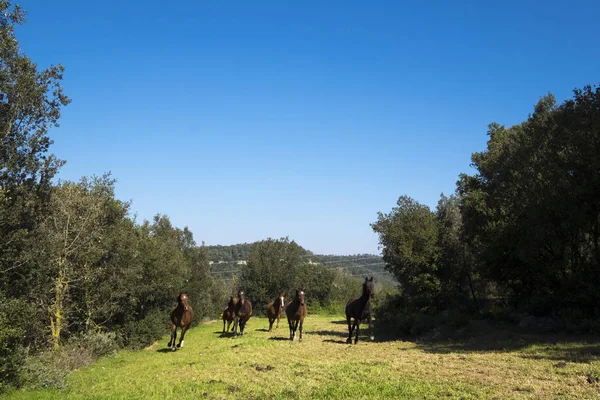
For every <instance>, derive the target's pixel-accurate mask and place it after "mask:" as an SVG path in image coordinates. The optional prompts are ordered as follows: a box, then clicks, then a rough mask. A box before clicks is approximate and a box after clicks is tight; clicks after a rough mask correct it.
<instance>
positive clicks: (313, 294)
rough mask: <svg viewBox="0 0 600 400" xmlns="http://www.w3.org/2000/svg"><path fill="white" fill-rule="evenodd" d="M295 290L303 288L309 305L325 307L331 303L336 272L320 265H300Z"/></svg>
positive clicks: (297, 270)
mask: <svg viewBox="0 0 600 400" xmlns="http://www.w3.org/2000/svg"><path fill="white" fill-rule="evenodd" d="M295 275H296V276H295V280H294V287H295V288H302V289H304V291H305V293H306V299H307V301H308V303H309V304H317V305H321V306H324V305H326V304H327V303H328V302H329V299H330V295H331V289H332V285H333V280H334V278H335V272H334V271H333V270H332V269H330V268H327V267H324V266H322V265H318V264H308V263H304V264H300V265H298V266H297V267H296V274H295Z"/></svg>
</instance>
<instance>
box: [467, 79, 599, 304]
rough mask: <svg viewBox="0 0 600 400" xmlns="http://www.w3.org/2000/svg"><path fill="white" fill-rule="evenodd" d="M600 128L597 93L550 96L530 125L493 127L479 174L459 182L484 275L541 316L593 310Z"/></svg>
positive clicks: (478, 161) (478, 158)
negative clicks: (536, 303) (561, 98)
mask: <svg viewBox="0 0 600 400" xmlns="http://www.w3.org/2000/svg"><path fill="white" fill-rule="evenodd" d="M599 132H600V89H599V88H597V87H595V88H592V87H590V86H587V87H585V88H583V89H582V90H575V91H574V97H573V99H571V100H568V101H566V102H564V103H563V104H562V105H557V104H556V101H555V99H554V97H553V96H552V95H548V96H546V97H543V98H542V99H541V100H540V101H539V102H538V103H537V105H536V106H535V110H534V113H533V114H531V115H530V116H529V118H528V119H527V120H526V121H525V122H523V123H521V124H518V125H515V126H513V127H510V128H506V127H504V126H501V125H498V124H491V125H490V127H489V136H490V139H489V141H488V146H487V149H486V150H485V151H483V152H481V153H474V154H473V157H472V159H473V165H474V166H475V168H476V169H477V173H476V174H475V175H472V176H470V175H462V176H461V179H460V181H459V187H458V189H459V193H460V194H461V201H462V205H461V207H462V210H463V213H462V214H463V219H464V232H465V237H466V238H467V240H468V242H469V244H470V245H471V247H472V248H473V249H475V252H476V255H477V260H478V263H479V264H480V270H481V271H482V273H484V274H485V275H486V276H487V277H489V278H490V279H492V280H494V281H495V282H497V283H498V284H499V285H501V286H502V287H504V288H505V291H506V294H507V295H509V296H510V297H512V298H513V299H515V300H516V301H517V302H518V303H521V305H523V304H524V303H527V302H528V301H533V300H534V299H536V298H537V299H546V300H545V301H544V303H545V304H544V305H543V307H542V308H543V310H542V309H538V312H544V313H548V312H551V311H552V310H556V309H558V308H560V307H561V304H562V306H567V307H571V308H575V307H584V308H586V309H589V310H593V309H594V305H593V304H592V303H593V301H592V300H590V299H593V298H597V294H598V288H597V285H595V283H594V282H597V281H598V278H599V277H600V268H599V267H598V265H600V264H599V263H598V261H599V260H600V257H599V256H600V253H599V252H598V251H599V247H600V241H599V240H600V234H599V232H600V225H599V221H600V200H599V199H600V178H599V174H598V171H600V161H599V157H598V156H597V155H598V154H600V153H599V152H600V135H599ZM567 303H572V304H571V305H568V304H567ZM531 305H533V304H531ZM591 312H593V311H591Z"/></svg>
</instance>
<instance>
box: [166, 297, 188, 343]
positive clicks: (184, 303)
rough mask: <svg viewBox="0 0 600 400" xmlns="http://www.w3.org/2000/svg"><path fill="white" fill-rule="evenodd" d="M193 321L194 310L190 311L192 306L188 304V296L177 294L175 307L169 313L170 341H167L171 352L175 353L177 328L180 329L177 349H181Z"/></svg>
mask: <svg viewBox="0 0 600 400" xmlns="http://www.w3.org/2000/svg"><path fill="white" fill-rule="evenodd" d="M193 319H194V310H192V306H190V305H189V304H188V294H187V292H181V293H179V296H177V307H175V309H174V310H173V311H171V340H170V341H169V347H170V348H171V350H173V351H175V342H176V340H177V328H181V338H180V339H179V344H178V345H177V347H183V338H184V336H185V333H186V332H187V330H188V329H189V328H190V325H191V324H192V320H193Z"/></svg>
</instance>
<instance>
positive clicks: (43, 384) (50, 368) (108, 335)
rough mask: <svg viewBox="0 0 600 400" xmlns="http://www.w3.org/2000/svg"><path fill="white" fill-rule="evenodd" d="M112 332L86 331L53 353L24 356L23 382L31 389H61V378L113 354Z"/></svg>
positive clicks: (62, 386) (115, 344) (114, 350)
mask: <svg viewBox="0 0 600 400" xmlns="http://www.w3.org/2000/svg"><path fill="white" fill-rule="evenodd" d="M116 339H117V337H116V334H115V333H113V332H87V333H83V334H80V335H77V336H74V337H72V338H71V340H69V343H67V344H66V345H65V346H63V347H61V348H60V349H58V350H57V351H46V352H43V353H40V354H38V355H36V356H33V357H28V358H27V360H26V362H25V365H24V367H23V370H24V374H23V375H24V379H23V380H24V383H25V385H26V386H28V387H31V388H36V389H40V388H50V387H52V388H56V389H63V388H64V380H65V377H66V376H67V375H68V374H69V373H71V372H72V371H75V370H76V369H79V368H81V367H85V366H86V365H89V364H91V363H92V362H93V361H94V360H96V359H97V358H99V357H102V356H108V355H114V354H115V352H116V350H117V348H118V345H117V340H116Z"/></svg>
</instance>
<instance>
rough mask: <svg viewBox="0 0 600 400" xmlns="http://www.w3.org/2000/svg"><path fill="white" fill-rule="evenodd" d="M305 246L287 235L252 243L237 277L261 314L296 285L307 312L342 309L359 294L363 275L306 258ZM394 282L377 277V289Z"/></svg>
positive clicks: (388, 287)
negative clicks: (277, 296)
mask: <svg viewBox="0 0 600 400" xmlns="http://www.w3.org/2000/svg"><path fill="white" fill-rule="evenodd" d="M303 253H305V251H304V249H302V247H301V246H299V245H298V244H297V243H296V242H294V241H290V240H289V239H288V238H281V239H277V240H275V239H270V238H269V239H267V240H263V241H260V242H256V243H254V244H253V249H252V252H251V253H250V256H249V259H248V262H247V264H244V265H242V267H241V270H240V273H239V278H240V285H241V287H243V288H245V290H246V292H247V295H248V297H249V298H250V299H251V300H252V302H253V304H254V307H255V309H256V312H257V313H258V314H263V313H264V312H265V311H266V305H267V303H268V302H270V301H273V300H274V299H275V296H276V295H277V294H278V293H279V292H281V291H283V292H285V293H286V295H287V298H289V299H291V298H292V296H293V295H294V293H295V289H296V288H301V289H304V291H305V292H306V301H307V303H308V309H309V312H315V311H319V310H322V309H325V310H329V311H331V312H333V313H336V314H337V313H341V312H343V309H344V305H345V303H346V302H347V301H348V300H349V299H350V298H352V297H356V296H358V295H359V294H360V285H361V283H362V281H363V280H364V278H363V277H360V278H357V277H353V276H352V275H351V274H349V273H348V271H346V270H344V269H341V268H340V269H336V268H331V267H330V266H328V265H322V264H317V263H314V262H308V259H305V258H304V257H302V255H303ZM395 289H396V284H395V282H392V281H390V280H385V279H377V280H376V292H377V293H385V292H388V293H391V292H395V291H396V290H395Z"/></svg>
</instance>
